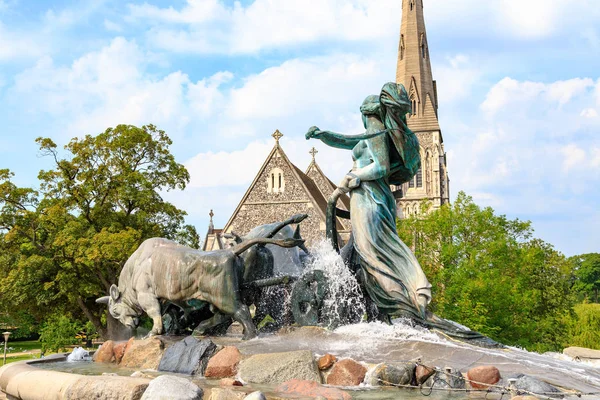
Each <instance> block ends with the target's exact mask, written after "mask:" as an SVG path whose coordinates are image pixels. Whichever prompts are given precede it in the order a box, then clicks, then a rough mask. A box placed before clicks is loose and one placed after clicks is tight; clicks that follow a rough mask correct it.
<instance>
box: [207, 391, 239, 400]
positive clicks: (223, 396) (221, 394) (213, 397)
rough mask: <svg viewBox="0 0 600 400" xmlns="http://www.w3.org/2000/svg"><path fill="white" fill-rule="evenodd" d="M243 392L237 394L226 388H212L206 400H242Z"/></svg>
mask: <svg viewBox="0 0 600 400" xmlns="http://www.w3.org/2000/svg"><path fill="white" fill-rule="evenodd" d="M244 397H246V393H245V392H237V391H235V390H232V389H227V388H212V389H211V390H210V397H209V398H208V400H243V399H244Z"/></svg>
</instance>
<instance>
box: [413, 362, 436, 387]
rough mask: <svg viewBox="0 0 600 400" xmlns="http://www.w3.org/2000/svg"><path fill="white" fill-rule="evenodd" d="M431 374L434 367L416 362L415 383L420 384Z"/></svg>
mask: <svg viewBox="0 0 600 400" xmlns="http://www.w3.org/2000/svg"><path fill="white" fill-rule="evenodd" d="M433 374H435V369H434V368H431V367H427V366H425V365H421V364H418V365H417V368H415V382H416V383H417V385H422V384H423V383H425V382H426V381H427V379H429V377H430V376H432V375H433Z"/></svg>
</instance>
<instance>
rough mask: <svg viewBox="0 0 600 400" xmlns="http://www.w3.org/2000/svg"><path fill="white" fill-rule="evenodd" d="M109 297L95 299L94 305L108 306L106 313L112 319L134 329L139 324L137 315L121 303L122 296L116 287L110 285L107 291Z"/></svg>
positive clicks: (133, 310) (129, 307) (125, 304)
mask: <svg viewBox="0 0 600 400" xmlns="http://www.w3.org/2000/svg"><path fill="white" fill-rule="evenodd" d="M109 294H110V296H104V297H100V298H99V299H96V303H103V304H108V312H109V313H110V315H112V316H113V318H115V319H117V320H119V322H121V323H122V324H123V325H125V326H126V327H128V328H131V329H135V328H137V326H138V325H139V323H140V320H139V318H138V317H139V314H138V313H137V312H136V311H135V309H133V308H132V307H131V306H129V305H128V304H127V303H125V302H124V301H123V296H121V292H119V287H118V286H117V285H112V286H111V287H110V290H109Z"/></svg>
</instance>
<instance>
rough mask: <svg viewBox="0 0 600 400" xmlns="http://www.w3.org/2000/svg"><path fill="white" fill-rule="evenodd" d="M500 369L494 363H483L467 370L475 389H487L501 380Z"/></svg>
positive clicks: (468, 377)
mask: <svg viewBox="0 0 600 400" xmlns="http://www.w3.org/2000/svg"><path fill="white" fill-rule="evenodd" d="M500 378H501V377H500V371H499V370H498V368H496V367H494V366H492V365H481V366H479V367H475V368H471V369H470V370H469V371H467V379H468V380H469V381H470V382H469V384H470V385H471V387H472V388H473V389H487V388H489V386H490V385H495V384H496V383H498V382H499V381H500Z"/></svg>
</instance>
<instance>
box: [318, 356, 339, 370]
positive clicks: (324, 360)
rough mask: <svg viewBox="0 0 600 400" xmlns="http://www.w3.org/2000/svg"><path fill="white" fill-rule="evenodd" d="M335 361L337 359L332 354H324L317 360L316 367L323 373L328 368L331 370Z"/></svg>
mask: <svg viewBox="0 0 600 400" xmlns="http://www.w3.org/2000/svg"><path fill="white" fill-rule="evenodd" d="M336 361H337V358H336V357H335V356H334V355H333V354H325V355H324V356H323V357H321V358H319V361H318V362H317V366H318V367H319V369H320V370H321V371H324V370H326V369H328V368H331V366H332V365H333V364H334V363H335V362H336Z"/></svg>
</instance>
